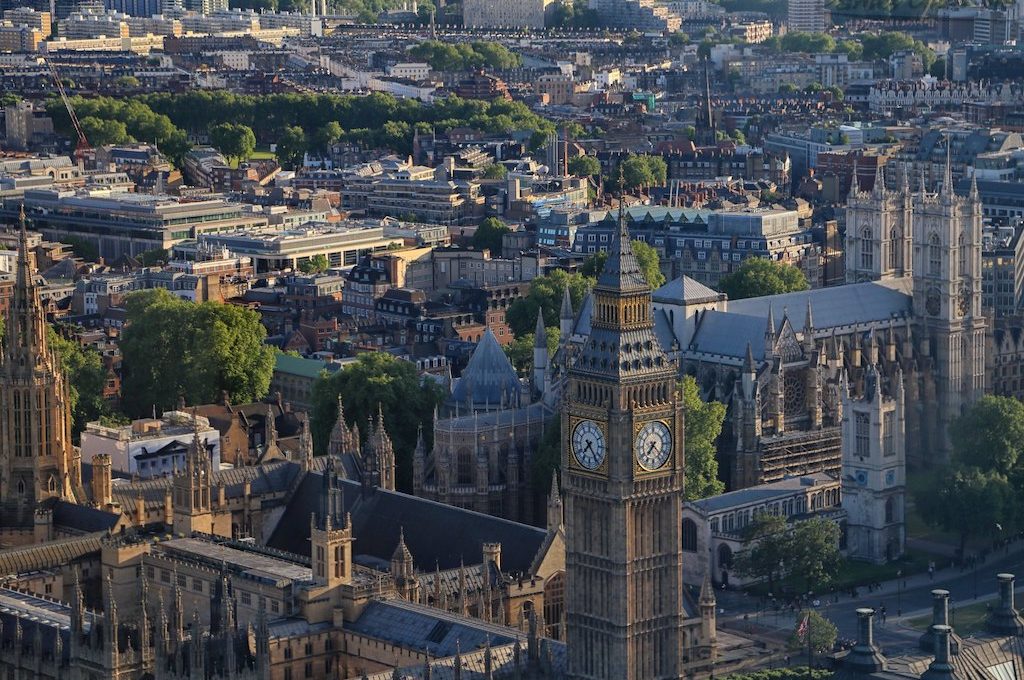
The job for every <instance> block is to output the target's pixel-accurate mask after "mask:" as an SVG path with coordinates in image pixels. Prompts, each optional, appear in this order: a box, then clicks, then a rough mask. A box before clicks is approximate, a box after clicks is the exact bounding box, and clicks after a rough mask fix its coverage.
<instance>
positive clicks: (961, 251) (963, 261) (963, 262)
mask: <svg viewBox="0 0 1024 680" xmlns="http://www.w3.org/2000/svg"><path fill="white" fill-rule="evenodd" d="M957 255H958V263H957V270H958V271H957V275H959V276H964V275H965V274H967V273H968V272H967V246H966V244H965V243H964V235H963V234H960V240H959V242H958V243H957Z"/></svg>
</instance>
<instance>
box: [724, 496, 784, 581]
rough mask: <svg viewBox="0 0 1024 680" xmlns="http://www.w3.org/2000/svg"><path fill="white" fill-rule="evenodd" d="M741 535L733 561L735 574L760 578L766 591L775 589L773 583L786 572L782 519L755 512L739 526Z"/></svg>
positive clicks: (780, 516)
mask: <svg viewBox="0 0 1024 680" xmlns="http://www.w3.org/2000/svg"><path fill="white" fill-rule="evenodd" d="M742 536H743V548H742V549H741V550H740V551H739V552H738V553H737V554H736V558H735V560H734V562H733V567H734V569H735V570H736V573H737V574H739V575H740V576H743V577H745V578H753V579H764V580H765V581H766V582H767V583H768V591H769V592H771V593H775V592H777V591H776V589H775V585H776V583H777V582H778V579H779V578H781V577H782V576H783V575H784V574H785V573H786V568H785V558H786V556H787V551H788V550H789V535H788V528H787V527H786V518H785V517H783V516H782V515H769V514H767V513H758V514H757V515H754V519H753V521H752V522H751V523H750V524H749V525H747V526H746V527H744V528H743V532H742Z"/></svg>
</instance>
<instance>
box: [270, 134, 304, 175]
mask: <svg viewBox="0 0 1024 680" xmlns="http://www.w3.org/2000/svg"><path fill="white" fill-rule="evenodd" d="M308 149H309V140H308V139H306V133H305V131H303V129H302V128H301V127H299V126H298V125H289V126H288V127H286V128H285V129H284V132H283V133H282V134H281V136H280V137H279V138H278V140H277V160H278V162H280V163H281V167H283V168H288V169H291V170H294V169H296V168H298V167H299V166H301V165H302V159H303V156H304V154H305V153H306V151H307V150H308Z"/></svg>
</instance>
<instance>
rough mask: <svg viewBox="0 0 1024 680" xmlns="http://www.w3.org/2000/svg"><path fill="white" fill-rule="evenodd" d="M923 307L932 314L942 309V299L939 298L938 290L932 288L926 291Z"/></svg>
mask: <svg viewBox="0 0 1024 680" xmlns="http://www.w3.org/2000/svg"><path fill="white" fill-rule="evenodd" d="M924 309H925V311H926V312H928V313H929V314H931V315H932V316H935V315H937V314H938V313H939V312H940V311H942V301H941V300H940V299H939V291H938V290H937V289H935V288H932V289H931V290H929V291H928V294H927V295H926V296H925V299H924Z"/></svg>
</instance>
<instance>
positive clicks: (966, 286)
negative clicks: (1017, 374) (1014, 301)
mask: <svg viewBox="0 0 1024 680" xmlns="http://www.w3.org/2000/svg"><path fill="white" fill-rule="evenodd" d="M883 174H884V173H883V172H882V170H881V169H879V170H878V171H877V174H876V177H875V185H874V187H873V188H872V190H871V191H861V190H860V187H859V185H858V183H857V182H856V173H855V174H854V183H853V185H852V186H851V189H850V196H849V198H848V200H847V216H846V225H847V226H846V280H847V281H848V282H851V283H852V282H856V281H872V280H879V281H892V282H893V285H896V282H895V281H894V280H895V279H907V280H908V281H909V287H910V288H911V290H912V293H913V318H914V321H915V324H916V328H915V329H914V333H913V334H914V336H915V338H916V339H917V341H918V343H919V346H918V347H914V348H913V349H914V350H915V354H916V356H917V357H918V358H919V362H918V363H919V366H918V368H919V369H920V370H922V371H924V372H925V373H926V374H928V375H929V376H931V377H933V378H934V386H933V388H934V391H935V397H934V402H935V407H934V408H928V409H924V410H923V411H922V412H921V413H920V414H919V416H918V414H914V418H913V420H914V423H915V426H914V428H913V432H911V435H912V436H911V438H910V441H912V442H913V443H914V448H913V451H911V454H912V455H913V456H915V457H916V459H918V460H921V461H924V460H925V457H930V458H937V459H938V460H944V459H948V456H949V438H948V435H947V430H946V426H947V425H948V424H949V422H950V421H951V420H952V419H953V418H955V417H957V416H959V415H960V414H961V413H962V411H963V409H964V408H965V407H966V406H968V405H970V404H971V403H973V402H974V401H976V400H977V399H978V398H980V397H981V396H982V393H983V390H984V385H985V319H984V317H983V316H982V312H981V246H982V242H981V222H982V214H981V199H980V198H979V196H978V189H977V186H976V184H975V183H974V181H973V180H972V184H971V189H970V191H969V192H968V194H967V196H958V195H957V194H955V193H954V191H953V179H952V168H951V166H950V161H949V158H948V157H947V159H946V170H945V179H944V181H943V183H942V189H941V191H940V192H939V193H937V194H933V193H929V192H928V191H926V190H925V187H924V182H923V181H922V182H921V186H920V188H919V189H918V190H917V191H916V192H915V191H912V190H911V186H910V185H911V183H910V180H909V178H908V176H907V175H906V174H905V173H904V175H903V177H902V179H901V181H900V188H899V190H897V191H888V190H887V189H886V188H885V181H884V176H883ZM908 337H909V334H908ZM904 354H905V355H906V352H904ZM936 454H938V456H936Z"/></svg>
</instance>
